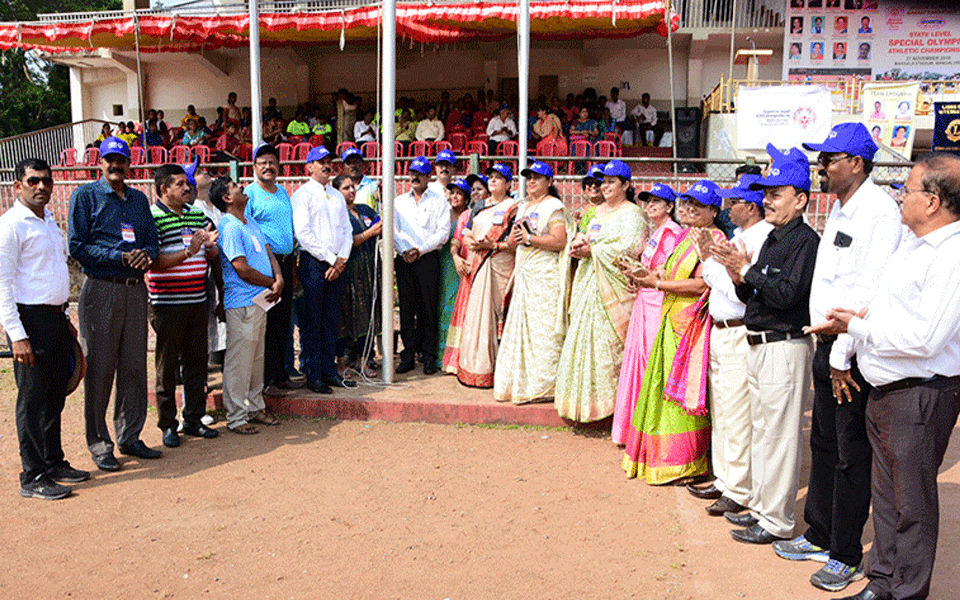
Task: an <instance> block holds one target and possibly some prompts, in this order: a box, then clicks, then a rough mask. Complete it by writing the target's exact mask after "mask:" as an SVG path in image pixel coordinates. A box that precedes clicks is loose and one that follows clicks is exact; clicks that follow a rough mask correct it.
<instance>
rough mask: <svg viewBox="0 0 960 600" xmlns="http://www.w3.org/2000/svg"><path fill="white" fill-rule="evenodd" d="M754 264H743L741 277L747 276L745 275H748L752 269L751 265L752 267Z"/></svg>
mask: <svg viewBox="0 0 960 600" xmlns="http://www.w3.org/2000/svg"><path fill="white" fill-rule="evenodd" d="M752 266H753V265H751V264H749V263H748V264H745V265H743V266H742V267H740V279H743V278H745V277H746V276H747V271H749V270H750V267H752Z"/></svg>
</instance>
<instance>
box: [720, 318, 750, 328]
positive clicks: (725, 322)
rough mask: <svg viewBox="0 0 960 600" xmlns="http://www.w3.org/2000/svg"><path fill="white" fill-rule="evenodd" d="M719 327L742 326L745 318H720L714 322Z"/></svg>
mask: <svg viewBox="0 0 960 600" xmlns="http://www.w3.org/2000/svg"><path fill="white" fill-rule="evenodd" d="M713 326H714V327H716V328H717V329H727V328H728V327H742V326H743V319H720V320H717V321H714V322H713Z"/></svg>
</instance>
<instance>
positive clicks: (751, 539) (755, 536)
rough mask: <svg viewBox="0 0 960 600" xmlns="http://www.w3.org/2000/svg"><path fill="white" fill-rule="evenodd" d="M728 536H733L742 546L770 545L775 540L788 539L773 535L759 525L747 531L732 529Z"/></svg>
mask: <svg viewBox="0 0 960 600" xmlns="http://www.w3.org/2000/svg"><path fill="white" fill-rule="evenodd" d="M730 535H732V536H733V539H735V540H737V541H738V542H743V543H744V544H772V543H774V542H775V541H777V540H785V539H788V538H782V537H779V536H776V535H773V534H772V533H770V532H769V531H767V530H766V529H764V528H763V527H761V526H760V525H759V524H757V525H753V526H751V527H748V528H747V529H734V530H733V531H731V532H730Z"/></svg>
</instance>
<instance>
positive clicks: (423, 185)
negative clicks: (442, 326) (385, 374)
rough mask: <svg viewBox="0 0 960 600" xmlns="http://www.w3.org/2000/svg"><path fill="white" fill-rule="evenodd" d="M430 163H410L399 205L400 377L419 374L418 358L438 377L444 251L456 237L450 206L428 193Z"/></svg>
mask: <svg viewBox="0 0 960 600" xmlns="http://www.w3.org/2000/svg"><path fill="white" fill-rule="evenodd" d="M431 171H432V169H431V168H430V161H429V160H427V159H426V158H424V157H423V156H418V157H417V158H415V159H414V160H413V162H411V163H410V186H411V189H410V191H409V192H407V193H406V194H403V195H401V196H397V198H396V201H395V203H394V221H395V224H394V228H395V230H396V232H395V234H394V243H393V245H394V249H395V250H396V253H397V257H396V258H395V259H394V267H395V268H396V270H397V291H398V292H399V303H400V339H401V341H402V342H403V350H401V351H400V365H399V366H398V367H397V373H407V372H409V371H412V370H413V367H414V363H415V359H416V355H417V354H419V355H420V357H421V360H422V361H423V372H424V374H425V375H432V374H433V373H436V372H437V356H436V353H437V343H438V338H439V335H440V330H439V322H438V315H439V310H438V304H439V301H440V297H439V294H440V248H441V247H442V246H443V244H444V243H446V241H447V239H448V238H449V237H450V204H449V203H448V202H447V201H446V199H445V198H444V197H443V196H439V195H437V194H436V193H434V192H433V191H431V190H429V189H427V182H429V181H430V173H431Z"/></svg>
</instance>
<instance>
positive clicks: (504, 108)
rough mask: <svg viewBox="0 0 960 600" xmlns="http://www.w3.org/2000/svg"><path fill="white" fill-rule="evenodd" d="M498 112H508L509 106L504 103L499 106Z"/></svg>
mask: <svg viewBox="0 0 960 600" xmlns="http://www.w3.org/2000/svg"><path fill="white" fill-rule="evenodd" d="M499 110H510V105H509V104H507V103H506V102H504V103H503V104H501V105H500V109H499Z"/></svg>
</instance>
